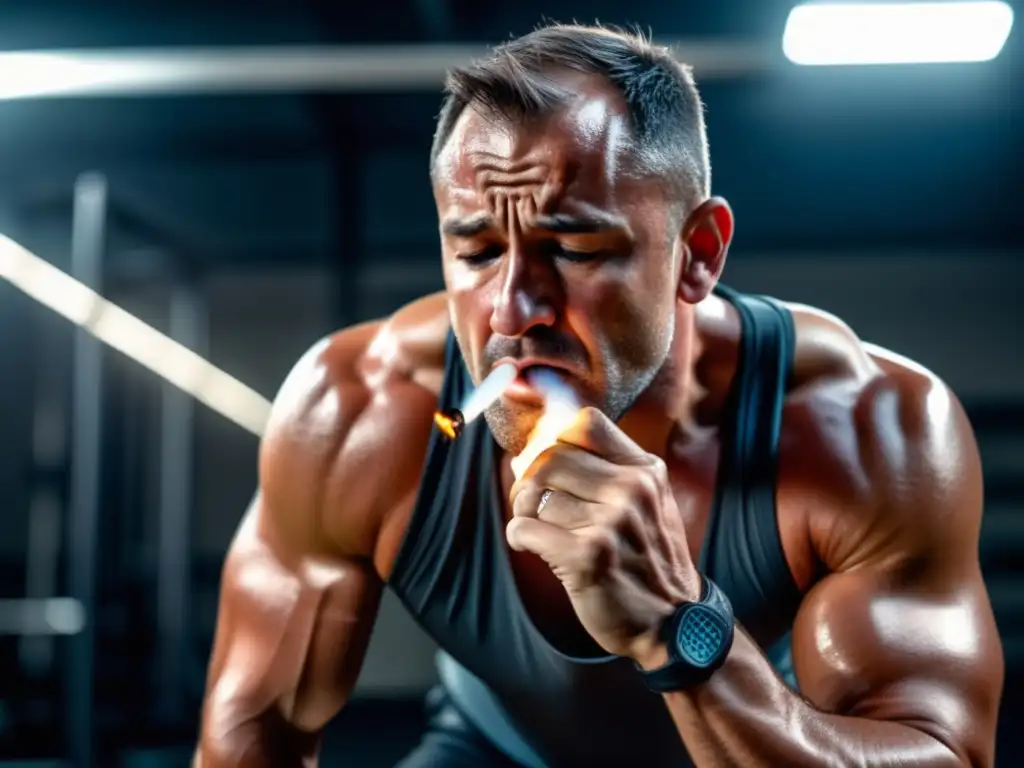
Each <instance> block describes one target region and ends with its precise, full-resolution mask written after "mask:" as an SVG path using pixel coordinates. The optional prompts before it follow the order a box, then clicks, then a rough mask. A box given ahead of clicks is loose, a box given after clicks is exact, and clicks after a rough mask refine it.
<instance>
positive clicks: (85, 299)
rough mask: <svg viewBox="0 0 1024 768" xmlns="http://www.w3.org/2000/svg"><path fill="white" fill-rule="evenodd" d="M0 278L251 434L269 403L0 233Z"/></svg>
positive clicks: (258, 428)
mask: <svg viewBox="0 0 1024 768" xmlns="http://www.w3.org/2000/svg"><path fill="white" fill-rule="evenodd" d="M0 278H2V279H5V280H7V281H8V282H10V283H11V284H12V285H13V286H14V287H15V288H18V289H19V290H21V291H22V292H24V293H26V294H28V295H29V296H31V297H32V298H33V299H35V300H36V301H38V302H39V303H40V304H42V305H44V306H46V307H48V308H50V309H52V310H53V311H54V312H57V313H58V314H60V315H63V316H64V317H66V318H67V319H68V320H70V321H71V322H72V323H74V324H75V325H78V326H80V327H82V328H84V329H85V330H87V331H88V332H89V333H91V334H92V335H93V336H95V337H96V338H98V339H99V340H100V341H102V342H104V343H105V344H108V345H109V346H111V347H114V348H115V349H117V350H119V351H120V352H122V353H124V354H125V355H127V356H128V357H130V358H131V359H133V360H135V361H136V362H138V363H139V364H141V365H143V366H145V367H146V368H149V369H150V370H151V371H153V372H154V373H155V374H157V375H158V376H160V377H162V378H163V379H165V380H166V381H169V382H170V383H171V384H173V385H174V386H176V387H178V388H179V389H182V390H184V391H185V392H187V393H188V394H190V395H192V396H193V397H194V398H196V399H197V400H199V401H200V402H203V403H205V404H206V405H208V406H209V407H210V408H212V409H213V410H215V411H217V412H218V413H220V414H222V415H223V416H225V417H227V418H228V419H230V420H231V421H233V422H235V423H236V424H238V425H239V426H241V427H243V428H245V429H247V430H248V431H249V432H251V433H253V434H254V435H262V434H263V429H264V427H265V425H266V423H267V418H268V417H269V415H270V402H269V401H268V400H267V399H266V398H264V397H263V396H262V395H261V394H259V393H258V392H256V391H255V390H253V389H251V388H249V387H247V386H246V385H245V384H243V383H242V382H240V381H239V380H238V379H236V378H234V377H233V376H230V375H229V374H227V373H225V372H224V371H222V370H221V369H220V368H217V367H216V366H215V365H213V364H212V363H210V362H209V361H208V360H204V359H203V358H202V357H200V356H199V355H197V354H196V353H195V352H193V351H192V350H190V349H188V348H187V347H185V346H184V345H182V344H179V343H178V342H177V341H174V339H172V338H170V337H169V336H165V335H164V334H162V333H160V331H158V330H156V329H155V328H153V327H152V326H150V325H147V324H146V323H144V322H142V321H141V320H140V319H139V318H137V317H135V316H134V315H132V314H130V313H128V312H126V311H125V310H123V309H121V307H119V306H117V305H116V304H114V303H112V302H110V301H108V300H107V299H104V298H103V297H102V296H100V295H99V294H98V293H96V292H95V291H93V290H92V289H90V288H89V287H87V286H86V285H84V284H83V283H80V282H79V281H78V280H75V279H74V278H73V277H71V276H70V275H68V274H66V273H64V272H62V271H61V270H59V269H57V268H56V267H55V266H53V265H52V264H50V263H49V262H48V261H46V260H45V259H42V258H40V257H39V256H36V255H35V254H34V253H32V252H31V251H29V250H27V249H26V248H24V247H22V246H21V245H19V244H18V243H16V242H14V241H13V240H11V239H10V238H8V237H6V236H4V235H0Z"/></svg>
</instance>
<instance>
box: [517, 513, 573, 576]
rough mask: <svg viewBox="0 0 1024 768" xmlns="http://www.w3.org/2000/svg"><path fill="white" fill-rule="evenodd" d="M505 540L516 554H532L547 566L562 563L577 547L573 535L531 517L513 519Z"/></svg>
mask: <svg viewBox="0 0 1024 768" xmlns="http://www.w3.org/2000/svg"><path fill="white" fill-rule="evenodd" d="M505 539H506V540H507V541H508V545H509V546H510V547H511V548H512V549H514V550H515V551H516V552H532V553H533V554H535V555H537V556H538V557H541V558H542V559H543V560H544V561H545V562H547V563H548V564H549V565H552V564H555V563H560V562H564V561H565V560H566V559H567V558H569V557H571V554H572V552H573V551H574V550H575V549H576V547H577V546H578V544H577V542H576V536H575V534H573V533H570V532H569V531H567V530H565V529H564V528H559V527H558V526H557V525H552V524H551V523H546V522H544V521H543V520H538V519H536V518H533V517H513V518H512V519H511V520H509V522H508V525H507V526H505Z"/></svg>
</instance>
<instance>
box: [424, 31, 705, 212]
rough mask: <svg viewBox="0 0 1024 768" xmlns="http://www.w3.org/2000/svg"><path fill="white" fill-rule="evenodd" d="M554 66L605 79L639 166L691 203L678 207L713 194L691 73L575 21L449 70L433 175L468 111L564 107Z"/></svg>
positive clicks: (529, 113)
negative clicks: (621, 105) (618, 97)
mask: <svg viewBox="0 0 1024 768" xmlns="http://www.w3.org/2000/svg"><path fill="white" fill-rule="evenodd" d="M559 69H561V70H566V69H568V70H574V71H577V72H583V73H586V74H594V75H599V76H602V77H605V78H607V80H608V81H609V82H611V83H612V84H613V85H614V86H615V87H616V88H618V90H619V92H620V93H621V94H622V97H623V98H624V100H625V103H626V107H627V109H628V111H629V117H630V120H631V122H632V127H633V131H634V138H635V139H636V141H637V149H638V154H639V159H640V160H641V162H642V163H643V167H644V169H645V170H646V171H648V172H651V173H654V174H656V175H658V176H661V177H662V178H664V180H665V181H667V182H668V183H669V184H671V185H672V187H673V189H675V190H676V191H677V193H678V194H680V195H682V196H686V197H689V198H690V199H687V200H684V201H683V202H686V203H691V202H693V199H692V198H699V199H703V198H705V197H707V195H708V194H710V187H711V164H710V160H709V158H708V142H707V130H706V128H705V124H704V105H703V104H702V102H701V99H700V94H699V92H698V90H697V86H696V83H695V82H694V80H693V74H692V70H691V68H690V67H689V66H687V65H685V64H682V63H680V62H679V61H677V60H676V58H675V57H674V56H673V55H672V52H671V51H670V50H669V49H668V48H665V47H663V46H658V45H654V44H653V43H652V42H651V41H650V40H649V39H648V38H646V37H644V36H643V35H642V34H640V33H634V32H626V31H623V30H619V29H613V28H607V27H602V26H582V25H577V24H552V25H549V26H543V27H540V28H538V29H536V30H534V31H533V32H531V33H529V34H527V35H524V36H523V37H519V38H516V39H514V40H511V41H509V42H507V43H504V44H503V45H500V46H498V47H497V48H495V49H494V50H493V51H492V53H491V55H490V56H489V57H487V58H483V59H479V60H477V61H473V62H471V63H469V64H467V65H465V66H461V67H456V68H454V69H452V70H450V71H449V72H448V76H447V78H446V82H445V89H444V93H445V98H444V103H443V105H442V107H441V112H440V114H439V116H438V121H437V129H436V131H435V133H434V142H433V147H432V148H431V152H430V167H431V172H433V171H434V169H435V168H436V163H437V159H438V156H439V155H440V154H441V151H442V150H443V149H444V147H445V144H447V142H448V139H449V138H450V136H451V134H452V131H453V130H454V128H455V124H456V123H457V122H458V119H459V117H460V115H461V114H462V112H463V111H464V110H465V108H466V107H467V106H470V105H472V107H473V108H474V109H478V110H480V111H482V112H484V113H488V114H490V115H492V116H497V117H506V118H511V119H529V118H532V117H541V116H544V115H546V114H548V113H550V112H551V110H553V109H554V108H556V107H558V106H559V105H561V104H563V103H564V102H565V99H566V96H567V93H566V92H565V90H563V89H560V88H559V87H558V86H557V85H555V83H554V81H553V80H552V79H551V75H552V73H553V72H556V71H557V70H559ZM691 196H692V197H691Z"/></svg>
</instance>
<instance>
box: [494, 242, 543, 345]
mask: <svg viewBox="0 0 1024 768" xmlns="http://www.w3.org/2000/svg"><path fill="white" fill-rule="evenodd" d="M535 261H536V260H532V259H529V258H528V257H527V256H526V255H525V254H523V253H522V251H521V250H520V249H518V248H510V249H509V251H508V252H507V253H506V255H505V258H504V263H503V266H502V268H503V273H502V275H501V286H500V288H499V290H498V293H497V296H495V299H494V308H493V310H492V311H491V330H492V331H494V333H497V334H499V335H501V336H510V337H518V336H524V335H526V334H527V333H528V332H529V331H530V330H531V329H532V328H534V327H536V326H540V325H543V326H552V325H554V324H555V321H556V319H557V317H556V311H555V293H556V291H555V290H554V286H553V285H552V283H553V280H552V277H551V276H550V275H549V274H547V270H546V268H545V265H542V264H538V263H531V262H535Z"/></svg>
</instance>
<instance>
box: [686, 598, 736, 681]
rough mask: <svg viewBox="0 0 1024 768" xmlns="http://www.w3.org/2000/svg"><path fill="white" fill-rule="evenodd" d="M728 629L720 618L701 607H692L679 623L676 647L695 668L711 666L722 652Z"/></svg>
mask: <svg viewBox="0 0 1024 768" xmlns="http://www.w3.org/2000/svg"><path fill="white" fill-rule="evenodd" d="M728 631H729V628H728V627H727V626H726V624H725V622H724V621H722V618H721V617H720V616H719V615H718V614H717V613H715V612H714V611H712V610H710V609H708V608H706V607H705V606H703V605H693V606H691V607H690V609H689V610H687V611H686V612H685V613H684V614H683V616H682V620H681V621H680V622H679V632H678V634H677V638H678V642H677V647H678V648H679V652H680V654H681V655H682V657H683V658H684V659H685V660H686V661H688V662H689V663H691V664H693V665H694V666H695V667H706V666H709V665H710V664H713V663H714V662H715V661H716V660H717V659H718V656H719V655H720V654H721V652H722V646H723V645H724V644H725V641H726V638H727V637H728Z"/></svg>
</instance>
